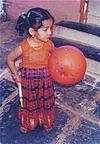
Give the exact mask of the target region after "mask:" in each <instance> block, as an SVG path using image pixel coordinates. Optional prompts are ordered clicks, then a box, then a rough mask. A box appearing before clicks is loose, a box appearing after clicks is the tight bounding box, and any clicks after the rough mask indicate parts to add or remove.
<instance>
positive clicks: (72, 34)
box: [53, 21, 100, 49]
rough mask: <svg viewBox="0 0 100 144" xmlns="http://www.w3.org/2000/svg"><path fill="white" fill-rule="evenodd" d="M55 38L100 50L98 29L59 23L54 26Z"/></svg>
mask: <svg viewBox="0 0 100 144" xmlns="http://www.w3.org/2000/svg"><path fill="white" fill-rule="evenodd" d="M53 31H54V32H53V35H54V36H55V37H60V38H64V39H67V40H71V41H75V42H79V43H82V44H84V45H89V46H94V47H96V48H98V49H100V27H97V26H91V25H85V24H80V23H76V22H66V21H61V22H59V23H57V24H56V25H55V26H54V29H53Z"/></svg>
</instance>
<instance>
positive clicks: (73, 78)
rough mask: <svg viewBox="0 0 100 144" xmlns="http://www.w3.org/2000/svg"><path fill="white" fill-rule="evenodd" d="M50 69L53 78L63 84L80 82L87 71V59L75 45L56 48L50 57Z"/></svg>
mask: <svg viewBox="0 0 100 144" xmlns="http://www.w3.org/2000/svg"><path fill="white" fill-rule="evenodd" d="M49 71H50V73H51V76H52V78H53V79H54V80H55V81H56V82H58V83H60V84H63V85H70V84H74V83H77V82H79V81H80V80H81V79H82V78H83V76H84V74H85V71H86V59H85V56H84V55H83V53H82V52H81V51H80V50H79V49H78V48H76V47H74V46H68V45H67V46H62V47H59V48H55V50H54V52H53V53H52V54H51V56H50V58H49Z"/></svg>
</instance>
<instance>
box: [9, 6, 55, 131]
mask: <svg viewBox="0 0 100 144" xmlns="http://www.w3.org/2000/svg"><path fill="white" fill-rule="evenodd" d="M53 24H54V18H53V17H52V16H51V14H50V13H49V12H48V11H47V10H45V9H42V8H33V9H30V10H29V11H28V12H27V13H26V14H22V15H21V16H20V17H19V18H18V20H17V24H16V30H17V32H18V33H19V35H20V36H22V35H23V34H27V38H25V40H23V41H22V42H20V43H19V45H18V46H17V47H16V48H15V49H13V50H12V51H11V52H10V53H9V55H8V59H7V62H8V66H9V68H10V70H11V72H12V75H13V78H14V79H15V81H16V83H17V84H18V83H19V82H21V85H22V97H20V103H19V110H18V116H19V119H20V122H21V126H20V130H21V132H24V133H26V132H27V131H28V130H34V129H35V128H36V127H37V126H38V124H39V125H40V126H43V127H44V129H45V130H46V131H48V130H49V129H51V127H52V124H53V122H54V119H55V110H54V103H55V98H54V89H53V80H52V77H51V75H50V73H49V71H48V58H49V56H50V55H51V53H52V52H53V49H54V45H53V43H52V41H51V40H49V38H50V37H51V35H52V26H53ZM20 56H21V58H22V62H21V65H20V71H21V79H20V77H19V73H18V71H17V68H16V66H15V63H14V61H15V59H16V58H18V57H20Z"/></svg>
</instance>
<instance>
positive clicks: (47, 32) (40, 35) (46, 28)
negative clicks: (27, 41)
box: [36, 19, 53, 42]
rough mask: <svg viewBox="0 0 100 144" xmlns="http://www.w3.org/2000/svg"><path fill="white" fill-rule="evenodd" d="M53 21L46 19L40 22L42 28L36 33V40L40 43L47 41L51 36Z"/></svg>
mask: <svg viewBox="0 0 100 144" xmlns="http://www.w3.org/2000/svg"><path fill="white" fill-rule="evenodd" d="M52 26H53V20H52V19H48V20H44V21H43V22H42V27H41V28H39V29H38V30H37V32H36V38H37V39H38V40H40V41H44V42H46V41H48V40H49V38H50V37H51V35H52Z"/></svg>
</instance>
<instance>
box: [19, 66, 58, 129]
mask: <svg viewBox="0 0 100 144" xmlns="http://www.w3.org/2000/svg"><path fill="white" fill-rule="evenodd" d="M20 70H21V83H22V95H23V107H21V105H20V104H19V111H18V116H19V119H20V122H21V126H22V127H24V128H27V129H31V130H33V129H35V128H36V127H37V125H38V124H39V125H41V126H43V127H44V128H47V129H49V128H51V127H52V124H53V122H54V119H55V110H54V103H55V98H54V88H53V80H52V78H51V75H50V74H49V72H48V69H47V68H38V69H33V68H21V69H20Z"/></svg>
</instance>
